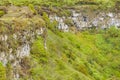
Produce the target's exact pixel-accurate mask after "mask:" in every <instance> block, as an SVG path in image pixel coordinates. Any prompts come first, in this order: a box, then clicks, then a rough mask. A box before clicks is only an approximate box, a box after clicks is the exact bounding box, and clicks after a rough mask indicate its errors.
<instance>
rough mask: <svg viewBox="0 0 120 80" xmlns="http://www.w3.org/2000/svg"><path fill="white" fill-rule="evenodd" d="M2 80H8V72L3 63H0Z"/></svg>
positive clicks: (0, 77) (0, 79) (0, 78)
mask: <svg viewBox="0 0 120 80" xmlns="http://www.w3.org/2000/svg"><path fill="white" fill-rule="evenodd" d="M0 80H6V71H5V67H3V65H2V63H0Z"/></svg>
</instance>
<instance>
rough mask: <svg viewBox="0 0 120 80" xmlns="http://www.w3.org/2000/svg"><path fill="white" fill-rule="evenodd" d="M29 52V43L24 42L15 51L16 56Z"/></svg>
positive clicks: (19, 56)
mask: <svg viewBox="0 0 120 80" xmlns="http://www.w3.org/2000/svg"><path fill="white" fill-rule="evenodd" d="M29 54H30V46H29V44H24V45H23V46H21V47H19V48H18V50H17V53H16V55H17V57H18V58H23V57H26V56H29Z"/></svg>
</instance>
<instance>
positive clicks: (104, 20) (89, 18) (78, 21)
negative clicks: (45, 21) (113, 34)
mask: <svg viewBox="0 0 120 80" xmlns="http://www.w3.org/2000/svg"><path fill="white" fill-rule="evenodd" d="M119 16H120V14H119V13H114V12H99V13H96V12H92V13H91V12H90V14H89V13H84V12H76V11H72V16H70V17H64V16H63V17H58V16H56V15H51V16H50V19H51V20H56V21H58V23H59V25H58V29H62V30H63V31H65V32H67V31H69V27H70V26H68V25H67V24H65V22H64V21H65V20H66V19H70V20H71V21H72V23H74V26H75V27H76V28H77V29H78V30H84V29H91V28H96V29H105V28H109V27H111V26H115V27H116V28H119V27H120V17H119Z"/></svg>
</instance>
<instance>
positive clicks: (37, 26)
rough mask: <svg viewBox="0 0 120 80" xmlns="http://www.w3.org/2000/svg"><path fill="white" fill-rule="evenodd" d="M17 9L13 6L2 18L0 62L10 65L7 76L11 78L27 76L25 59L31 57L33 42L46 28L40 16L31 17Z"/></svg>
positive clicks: (13, 79)
mask: <svg viewBox="0 0 120 80" xmlns="http://www.w3.org/2000/svg"><path fill="white" fill-rule="evenodd" d="M9 10H10V9H9ZM16 10H17V8H15V9H14V8H13V10H10V11H8V14H5V15H4V16H2V17H1V18H0V62H1V63H2V64H3V65H4V66H5V67H7V66H8V65H10V67H11V72H10V74H9V71H7V77H8V78H10V76H12V77H11V78H12V79H10V80H19V79H20V76H21V75H22V76H26V75H25V72H24V71H25V70H26V68H25V67H27V66H26V63H25V61H24V59H25V58H30V49H31V44H32V43H33V42H34V40H35V39H36V38H37V36H41V35H43V33H44V30H45V22H44V20H42V18H41V17H40V16H33V17H31V18H29V17H27V16H26V14H23V13H22V12H21V13H20V11H18V12H15V13H14V11H16ZM23 10H24V9H23ZM24 12H25V11H24ZM26 13H27V12H26ZM23 61H24V62H23ZM28 63H29V62H28ZM23 65H24V66H23ZM28 67H29V66H28ZM26 73H27V72H26Z"/></svg>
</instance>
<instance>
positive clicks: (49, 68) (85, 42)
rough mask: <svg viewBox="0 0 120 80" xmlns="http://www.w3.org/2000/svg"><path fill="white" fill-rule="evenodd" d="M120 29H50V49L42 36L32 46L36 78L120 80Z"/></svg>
mask: <svg viewBox="0 0 120 80" xmlns="http://www.w3.org/2000/svg"><path fill="white" fill-rule="evenodd" d="M119 34H120V30H116V29H115V28H114V27H113V28H110V29H108V30H107V31H103V30H101V31H97V32H94V33H91V31H85V32H79V33H76V34H74V33H71V32H69V33H64V32H59V31H57V32H56V33H55V32H53V31H51V30H48V38H47V51H45V50H44V49H43V40H42V39H41V38H38V39H37V40H36V41H35V42H34V43H33V46H32V51H31V53H32V56H33V61H36V62H37V63H36V67H34V68H33V69H32V70H31V71H32V72H31V75H32V77H33V78H34V80H119V79H120V68H119V66H120V62H119V61H120V54H119V53H120V44H119V40H120V36H119Z"/></svg>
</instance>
